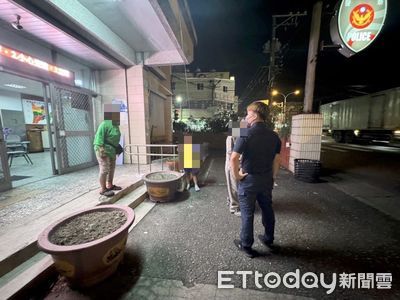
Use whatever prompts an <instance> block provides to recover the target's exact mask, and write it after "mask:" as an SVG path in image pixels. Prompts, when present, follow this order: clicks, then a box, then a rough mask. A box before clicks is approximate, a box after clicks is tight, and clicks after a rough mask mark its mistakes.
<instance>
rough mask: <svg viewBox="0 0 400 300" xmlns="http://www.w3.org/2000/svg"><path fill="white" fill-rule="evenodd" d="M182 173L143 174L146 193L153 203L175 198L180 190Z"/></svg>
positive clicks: (160, 172) (159, 172)
mask: <svg viewBox="0 0 400 300" xmlns="http://www.w3.org/2000/svg"><path fill="white" fill-rule="evenodd" d="M183 176H184V173H179V172H174V171H158V172H152V173H148V174H145V175H144V176H143V180H144V182H145V183H146V187H147V193H148V194H149V196H150V200H151V201H154V202H167V201H171V200H172V199H174V198H175V194H176V192H177V191H181V189H182V177H183Z"/></svg>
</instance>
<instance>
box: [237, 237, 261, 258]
mask: <svg viewBox="0 0 400 300" xmlns="http://www.w3.org/2000/svg"><path fill="white" fill-rule="evenodd" d="M233 243H234V244H235V246H236V248H238V249H239V250H240V251H242V252H243V253H244V255H246V256H247V257H249V258H253V257H256V256H258V252H257V251H255V250H253V249H252V248H251V247H243V246H242V242H241V241H240V240H234V241H233Z"/></svg>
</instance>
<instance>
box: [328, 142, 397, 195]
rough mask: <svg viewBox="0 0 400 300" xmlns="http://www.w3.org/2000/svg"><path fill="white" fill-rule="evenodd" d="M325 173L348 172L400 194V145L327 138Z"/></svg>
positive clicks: (356, 177)
mask: <svg viewBox="0 0 400 300" xmlns="http://www.w3.org/2000/svg"><path fill="white" fill-rule="evenodd" d="M321 162H322V166H323V168H324V175H336V174H339V175H340V174H341V173H346V174H349V175H351V176H352V177H354V178H355V179H358V180H361V181H364V182H366V183H368V184H371V185H373V186H376V187H379V188H381V189H384V190H385V191H388V192H391V193H394V194H400V148H398V147H388V146H384V145H379V144H375V145H358V144H343V143H336V142H334V141H333V140H331V139H328V138H325V139H324V140H323V143H322V148H321Z"/></svg>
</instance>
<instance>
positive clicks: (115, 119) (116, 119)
mask: <svg viewBox="0 0 400 300" xmlns="http://www.w3.org/2000/svg"><path fill="white" fill-rule="evenodd" d="M119 124H120V113H119V105H115V104H105V105H104V121H103V122H101V124H100V125H99V128H98V129H97V132H96V135H95V138H94V142H93V145H94V150H95V152H96V157H97V161H98V162H99V168H100V174H99V181H100V186H101V191H100V195H104V196H107V197H111V196H113V195H114V192H113V191H118V190H121V189H122V188H121V187H120V186H116V185H114V184H113V179H114V171H115V160H116V156H117V154H116V147H117V146H118V145H119V140H120V137H121V132H120V131H119Z"/></svg>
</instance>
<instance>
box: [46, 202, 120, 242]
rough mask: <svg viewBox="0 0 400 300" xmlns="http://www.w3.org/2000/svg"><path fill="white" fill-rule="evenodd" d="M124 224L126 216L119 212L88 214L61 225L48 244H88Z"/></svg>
mask: <svg viewBox="0 0 400 300" xmlns="http://www.w3.org/2000/svg"><path fill="white" fill-rule="evenodd" d="M125 222H126V216H125V214H124V212H122V211H119V210H113V211H95V212H90V213H87V214H84V215H80V216H78V217H76V218H73V219H72V220H70V221H69V222H68V223H65V224H63V225H61V226H60V227H59V228H57V229H56V230H55V231H54V232H53V233H52V234H51V236H50V242H52V243H53V244H56V245H62V246H71V245H79V244H83V243H88V242H91V241H94V240H97V239H101V238H102V237H105V236H106V235H109V234H110V233H112V232H114V231H116V230H117V229H118V228H120V227H121V226H122V225H124V224H125Z"/></svg>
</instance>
